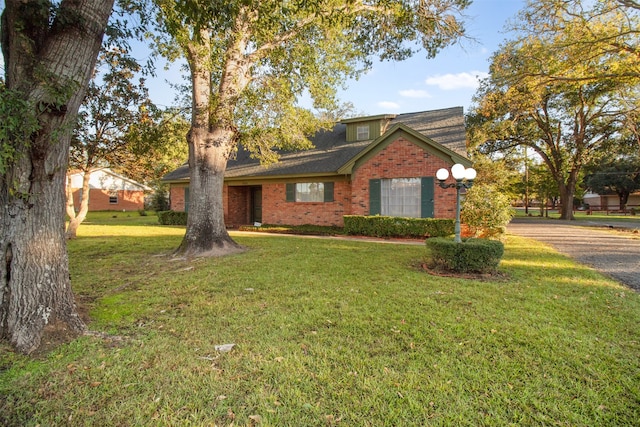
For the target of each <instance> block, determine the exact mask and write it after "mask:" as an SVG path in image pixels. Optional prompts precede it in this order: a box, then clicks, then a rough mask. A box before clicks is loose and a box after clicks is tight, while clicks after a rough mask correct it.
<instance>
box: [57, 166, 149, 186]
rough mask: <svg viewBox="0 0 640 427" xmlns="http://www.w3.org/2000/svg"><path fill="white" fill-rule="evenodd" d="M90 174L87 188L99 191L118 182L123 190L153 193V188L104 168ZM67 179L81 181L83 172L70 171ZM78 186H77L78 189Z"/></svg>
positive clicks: (94, 170)
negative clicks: (75, 178)
mask: <svg viewBox="0 0 640 427" xmlns="http://www.w3.org/2000/svg"><path fill="white" fill-rule="evenodd" d="M90 173H91V181H90V182H89V188H97V189H101V190H107V189H111V188H110V186H111V185H112V184H113V182H114V180H115V181H120V185H119V187H121V188H124V187H127V189H129V190H134V189H135V190H139V191H153V188H151V187H148V186H146V185H144V184H141V183H139V182H137V181H134V180H133V179H131V178H127V177H126V176H124V175H120V174H119V173H116V172H114V171H112V170H111V169H109V168H106V167H100V168H94V169H91V170H90ZM67 175H68V176H69V177H71V178H73V177H78V178H79V179H82V177H83V176H84V171H80V170H76V171H70V172H69V173H68V174H67ZM105 177H110V179H106V178H105ZM79 187H80V186H78V188H79Z"/></svg>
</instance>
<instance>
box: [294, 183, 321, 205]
mask: <svg viewBox="0 0 640 427" xmlns="http://www.w3.org/2000/svg"><path fill="white" fill-rule="evenodd" d="M296 202H324V183H322V182H302V183H297V184H296Z"/></svg>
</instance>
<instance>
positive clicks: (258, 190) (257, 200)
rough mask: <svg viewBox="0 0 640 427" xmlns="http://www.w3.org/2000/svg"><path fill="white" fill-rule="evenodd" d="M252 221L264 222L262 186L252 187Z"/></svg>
mask: <svg viewBox="0 0 640 427" xmlns="http://www.w3.org/2000/svg"><path fill="white" fill-rule="evenodd" d="M251 222H262V187H251Z"/></svg>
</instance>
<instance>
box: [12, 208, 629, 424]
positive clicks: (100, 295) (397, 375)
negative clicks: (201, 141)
mask: <svg viewBox="0 0 640 427" xmlns="http://www.w3.org/2000/svg"><path fill="white" fill-rule="evenodd" d="M132 215H137V213H134V214H132ZM142 218H148V217H142ZM96 222H100V221H94V223H93V224H92V223H91V221H89V224H85V225H82V226H81V227H80V230H79V238H78V239H77V240H75V241H72V242H70V245H69V249H70V262H71V270H72V280H73V286H74V290H75V292H76V293H77V294H78V301H79V302H80V303H81V305H82V306H83V307H86V308H88V309H89V311H90V316H91V319H92V321H91V323H90V328H91V329H92V330H94V331H101V332H106V333H109V334H111V335H112V337H111V338H106V339H105V338H100V337H97V336H87V337H83V338H81V339H78V340H76V341H74V342H72V343H70V344H68V345H63V346H60V347H58V348H57V349H55V350H54V351H52V352H50V353H47V354H45V355H42V356H40V357H39V358H36V359H33V358H26V357H23V356H20V355H16V354H14V353H12V352H11V351H10V350H9V349H8V348H7V347H6V346H1V347H0V424H3V423H4V424H6V425H27V426H36V425H42V426H52V425H70V426H75V425H77V426H116V425H123V426H124V425H127V426H129V425H158V426H160V425H161V426H165V425H171V426H201V425H211V426H213V425H232V424H233V425H236V426H237V425H241V426H242V425H263V426H333V425H340V426H410V425H415V426H425V425H427V426H481V425H486V426H505V425H514V426H521V425H561V426H565V425H566V426H605V425H606V426H614V425H615V426H625V425H626V426H635V425H637V422H638V419H640V358H639V357H638V354H640V328H639V327H638V325H639V324H640V295H638V294H637V293H635V292H633V291H630V290H628V289H626V288H623V287H621V286H618V285H617V284H616V283H614V282H612V281H611V280H609V279H607V278H605V277H603V276H601V275H600V274H598V273H596V272H594V271H593V270H591V269H589V268H586V267H582V266H579V265H577V264H575V263H574V262H572V261H571V260H569V259H567V258H566V257H564V256H562V255H559V254H558V253H556V252H554V251H553V250H552V249H550V247H548V246H544V245H541V244H537V243H535V242H534V241H532V240H527V239H522V238H517V237H513V236H510V237H509V238H508V240H507V241H506V252H505V257H504V260H503V262H502V264H501V266H500V272H501V273H502V276H501V277H499V278H495V279H490V278H488V279H486V280H483V281H479V280H467V279H455V278H447V277H435V276H431V275H428V274H426V273H424V272H423V271H421V269H420V268H419V265H420V263H421V261H422V260H423V259H424V257H425V252H426V248H425V247H424V246H421V245H420V246H410V245H396V244H380V243H371V242H361V241H349V240H335V239H333V240H330V239H309V238H300V237H291V236H268V235H267V236H265V235H241V234H233V236H234V238H235V239H236V240H237V241H238V242H239V243H241V244H242V245H245V246H246V247H247V248H248V249H249V250H248V251H247V252H246V253H244V254H241V255H235V256H230V257H225V258H220V259H201V260H197V261H194V262H186V261H184V260H172V259H171V258H170V257H168V256H167V255H168V254H169V253H170V252H171V251H172V249H174V248H176V247H177V246H178V244H179V242H180V239H181V237H182V234H183V232H184V229H181V228H179V227H161V226H149V225H117V223H113V224H111V225H109V224H106V222H108V221H106V220H104V221H102V223H101V224H97V223H96ZM228 343H234V344H236V346H235V347H234V348H233V349H232V350H231V351H230V352H228V353H220V352H218V351H216V350H215V346H216V345H220V344H228Z"/></svg>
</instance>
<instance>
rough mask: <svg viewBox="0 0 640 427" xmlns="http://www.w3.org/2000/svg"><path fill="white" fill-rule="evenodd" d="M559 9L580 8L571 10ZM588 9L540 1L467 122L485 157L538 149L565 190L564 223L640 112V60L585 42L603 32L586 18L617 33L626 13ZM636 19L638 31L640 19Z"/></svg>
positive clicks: (632, 39) (496, 60) (629, 37)
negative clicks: (594, 169)
mask: <svg viewBox="0 0 640 427" xmlns="http://www.w3.org/2000/svg"><path fill="white" fill-rule="evenodd" d="M585 3H586V2H585ZM605 3H607V4H608V3H610V2H609V1H607V0H602V1H601V2H597V3H596V4H595V5H594V8H600V7H601V6H602V4H605ZM559 4H562V5H564V6H567V5H573V9H570V11H569V12H568V11H567V10H566V9H564V8H558V7H556V6H557V5H559ZM589 4H592V3H589ZM583 9H584V8H583V5H582V4H581V3H580V2H579V1H577V0H572V1H557V0H543V1H540V2H535V3H533V2H532V3H531V4H530V5H529V8H527V9H525V10H524V11H523V12H522V13H521V15H520V16H521V19H522V22H521V23H520V24H519V25H517V26H516V29H518V30H519V31H518V33H517V35H518V37H517V38H516V39H515V40H513V41H509V42H507V43H505V44H504V45H503V46H502V47H501V48H500V50H499V51H498V52H496V53H495V54H494V55H493V57H492V62H491V66H490V75H489V77H488V78H487V79H485V80H484V81H483V82H482V84H481V87H480V89H479V91H478V92H477V94H476V96H475V106H474V108H473V109H472V111H471V114H470V115H469V118H468V121H467V123H468V124H469V125H470V138H471V141H472V143H473V144H474V145H476V146H477V147H478V148H479V149H480V150H481V151H484V152H496V151H497V152H502V153H508V152H510V151H512V150H514V149H515V148H520V147H529V148H531V149H533V151H534V152H535V153H536V154H537V155H538V156H539V157H540V158H541V159H542V161H543V162H544V164H545V165H546V167H547V168H548V170H549V172H550V173H551V175H552V176H553V179H554V180H555V182H556V185H557V186H558V191H559V194H560V200H561V204H562V211H561V218H562V219H573V198H574V195H575V191H576V185H577V183H578V180H579V177H580V171H581V169H582V168H583V166H584V165H585V164H586V163H588V162H590V161H593V160H594V159H596V158H597V157H598V156H601V155H602V154H604V153H605V152H607V151H611V150H615V149H616V148H615V147H614V145H615V142H616V141H618V140H620V138H618V136H619V135H621V134H624V133H626V132H629V126H628V120H629V117H632V116H634V115H637V112H638V109H637V105H638V93H637V86H638V83H639V82H640V79H639V77H638V76H637V75H636V76H634V75H633V73H631V72H630V71H629V70H631V69H633V67H637V65H638V64H639V63H640V61H639V58H638V57H637V56H635V58H634V57H630V56H629V55H628V53H627V52H626V51H625V50H614V49H607V48H605V47H602V49H595V48H594V47H592V48H591V49H584V47H583V46H582V44H581V43H580V41H581V40H592V36H593V31H594V30H593V28H594V27H595V24H594V23H593V22H591V24H592V27H591V28H589V27H586V26H585V24H584V20H583V17H584V16H597V20H598V25H597V28H600V29H601V31H602V32H606V33H607V34H613V33H615V32H616V31H618V29H619V28H620V22H619V15H618V13H617V12H616V10H615V9H612V12H611V13H600V14H596V13H595V12H586V11H584V10H583ZM541 10H546V11H547V13H546V14H543V13H541V12H540V11H541ZM598 10H600V9H598ZM593 19H594V20H596V18H595V17H594V18H593ZM629 19H633V21H632V22H631V23H630V25H631V26H634V27H637V24H638V17H637V16H636V15H630V17H629ZM605 29H606V30H605ZM619 41H620V43H621V44H622V42H624V43H627V44H630V45H633V44H637V41H638V33H635V32H631V33H628V32H625V33H624V34H620V35H619ZM606 44H607V46H610V45H611V40H607V41H606ZM567 64H571V67H567V66H566V65H567ZM616 70H617V71H616ZM608 74H612V75H613V76H615V78H614V77H606V76H607V75H608Z"/></svg>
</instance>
